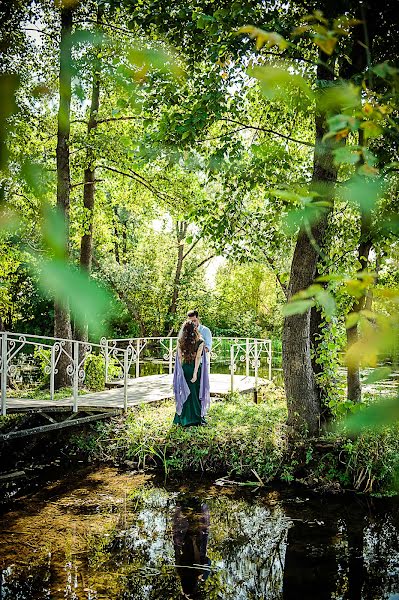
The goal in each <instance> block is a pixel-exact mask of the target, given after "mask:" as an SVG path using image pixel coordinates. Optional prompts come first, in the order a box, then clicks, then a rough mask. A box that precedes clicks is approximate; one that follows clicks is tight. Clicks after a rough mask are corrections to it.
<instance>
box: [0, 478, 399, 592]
mask: <svg viewBox="0 0 399 600" xmlns="http://www.w3.org/2000/svg"><path fill="white" fill-rule="evenodd" d="M0 529H1V531H0V569H1V583H0V598H1V599H2V600H3V599H4V600H11V599H12V600H28V599H29V600H30V599H36V598H40V599H41V598H43V599H45V598H46V599H47V598H57V599H58V598H59V599H61V598H64V599H69V600H72V599H73V600H82V599H86V600H100V599H118V600H133V599H134V600H141V599H144V598H145V599H160V600H161V599H162V600H163V599H165V600H169V599H170V600H174V599H178V598H179V599H180V598H196V599H202V598H204V599H205V598H210V599H216V598H219V599H226V600H230V599H231V600H233V599H234V600H244V599H253V600H255V599H256V600H262V599H264V600H266V599H268V600H269V599H270V600H273V599H284V600H288V599H289V600H291V599H292V600H294V599H295V600H302V599H303V600H307V599H311V598H312V599H313V598H314V599H319V600H323V599H351V600H360V599H365V600H366V599H367V600H369V599H370V600H380V599H391V600H393V599H398V598H399V510H398V501H397V499H383V500H382V499H381V500H380V499H366V498H353V497H350V496H324V497H320V496H319V497H317V496H313V495H312V494H311V493H309V492H303V491H298V490H293V489H289V488H281V489H278V488H271V489H258V490H255V491H250V490H248V489H243V488H232V487H229V488H228V487H219V486H216V485H214V484H213V483H212V482H209V481H208V482H207V481H201V480H196V481H190V482H185V481H184V478H182V481H181V482H177V481H175V482H168V483H166V485H164V484H163V482H160V481H159V480H157V479H155V478H153V477H150V476H147V475H146V476H144V475H139V474H136V475H134V474H126V473H125V474H123V473H122V474H121V473H118V472H117V471H116V470H115V469H111V468H104V469H101V470H90V469H83V468H82V469H81V470H80V471H76V472H75V473H73V474H70V475H68V476H67V477H65V478H64V479H63V480H62V481H59V482H55V483H52V484H49V485H47V486H46V487H44V488H43V489H42V490H41V491H40V492H37V493H35V494H34V495H32V496H30V497H25V498H20V499H19V500H17V501H16V502H15V503H14V505H13V506H12V507H11V508H9V509H8V510H7V511H5V512H3V514H2V516H1V525H0Z"/></svg>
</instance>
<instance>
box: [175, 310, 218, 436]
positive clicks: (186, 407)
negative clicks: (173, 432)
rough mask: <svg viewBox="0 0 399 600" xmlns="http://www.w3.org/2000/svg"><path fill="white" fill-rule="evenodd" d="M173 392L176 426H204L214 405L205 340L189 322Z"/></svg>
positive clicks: (179, 347)
mask: <svg viewBox="0 0 399 600" xmlns="http://www.w3.org/2000/svg"><path fill="white" fill-rule="evenodd" d="M201 357H202V358H203V364H202V365H201ZM173 390H174V394H175V400H176V414H175V418H174V420H173V423H175V424H177V425H183V426H184V427H187V426H189V425H202V424H203V420H204V418H205V414H206V412H207V410H208V408H209V404H210V389H209V373H208V368H207V360H206V354H205V353H204V340H203V339H202V338H201V336H200V334H199V331H198V328H197V327H196V326H195V324H194V323H193V322H192V321H190V320H189V319H188V320H187V321H185V322H184V323H183V327H182V328H181V330H180V333H179V338H178V342H177V356H176V362H175V372H174V376H173Z"/></svg>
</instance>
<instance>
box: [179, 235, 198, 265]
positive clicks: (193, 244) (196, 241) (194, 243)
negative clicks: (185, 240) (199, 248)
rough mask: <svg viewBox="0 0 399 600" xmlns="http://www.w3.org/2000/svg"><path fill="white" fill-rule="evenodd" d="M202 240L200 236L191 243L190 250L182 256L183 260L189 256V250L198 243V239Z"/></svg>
mask: <svg viewBox="0 0 399 600" xmlns="http://www.w3.org/2000/svg"><path fill="white" fill-rule="evenodd" d="M201 238H202V236H200V237H199V238H197V239H196V240H195V242H193V243H192V244H191V246H190V248H189V249H188V250H187V252H186V253H185V254H183V260H184V259H185V258H186V256H188V254H190V252H191V250H192V249H193V248H194V247H195V246H196V245H197V244H198V242H199V241H200V239H201Z"/></svg>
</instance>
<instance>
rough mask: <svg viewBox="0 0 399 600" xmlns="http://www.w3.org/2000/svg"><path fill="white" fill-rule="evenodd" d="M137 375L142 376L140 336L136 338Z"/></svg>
mask: <svg viewBox="0 0 399 600" xmlns="http://www.w3.org/2000/svg"><path fill="white" fill-rule="evenodd" d="M136 377H140V338H137V340H136Z"/></svg>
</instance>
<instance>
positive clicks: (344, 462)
mask: <svg viewBox="0 0 399 600" xmlns="http://www.w3.org/2000/svg"><path fill="white" fill-rule="evenodd" d="M173 416H174V405H173V404H171V403H170V402H168V401H165V402H162V403H159V404H158V405H156V406H155V405H151V404H146V405H142V406H139V407H137V408H136V409H135V410H133V411H131V412H130V413H129V414H128V415H127V416H122V417H117V418H115V419H112V420H111V421H110V422H101V423H98V424H95V425H93V428H92V429H91V430H89V432H86V433H85V434H80V435H78V436H75V437H74V440H73V444H75V445H76V446H78V447H79V449H80V450H83V451H84V452H86V454H87V456H88V457H89V458H90V459H91V460H95V461H100V462H107V463H109V462H111V463H113V464H117V465H127V466H129V467H130V468H134V469H137V470H144V471H145V470H147V469H154V468H156V469H162V470H163V471H164V473H165V474H166V475H168V474H169V473H171V472H174V473H181V474H187V473H193V472H203V473H207V474H210V475H212V476H214V475H218V476H219V475H223V476H226V477H228V478H229V479H235V480H237V481H241V482H243V481H244V482H249V481H252V482H255V481H257V482H259V478H260V479H261V480H262V482H263V483H266V482H269V481H273V480H280V481H285V482H301V483H303V484H305V485H308V486H311V487H313V488H317V489H319V490H320V491H333V492H334V491H342V490H353V491H356V492H360V493H368V494H369V493H375V494H378V495H381V494H382V495H392V494H397V493H399V484H398V478H397V474H398V473H399V426H398V424H397V423H394V424H392V425H391V426H389V427H385V428H383V429H380V430H368V431H366V432H364V433H362V434H361V435H358V436H357V437H349V436H348V435H345V434H343V433H342V431H341V432H338V431H330V432H329V433H326V434H324V435H322V436H321V437H319V438H315V439H310V438H295V439H293V438H292V437H291V438H290V437H289V433H288V430H287V428H286V425H285V421H286V416H287V412H286V406H285V401H284V396H283V393H282V391H281V390H280V389H278V388H274V389H273V388H270V389H269V390H268V391H267V392H266V396H265V397H264V398H263V399H262V398H261V399H260V402H259V404H254V403H253V401H252V399H251V398H250V397H248V396H238V395H233V396H231V397H230V398H227V399H225V400H222V401H218V402H214V403H213V404H212V406H211V408H210V411H209V414H208V417H207V420H208V424H207V425H206V426H205V427H189V428H182V427H179V426H176V425H173V424H172V421H173Z"/></svg>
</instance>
